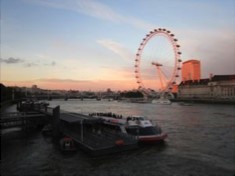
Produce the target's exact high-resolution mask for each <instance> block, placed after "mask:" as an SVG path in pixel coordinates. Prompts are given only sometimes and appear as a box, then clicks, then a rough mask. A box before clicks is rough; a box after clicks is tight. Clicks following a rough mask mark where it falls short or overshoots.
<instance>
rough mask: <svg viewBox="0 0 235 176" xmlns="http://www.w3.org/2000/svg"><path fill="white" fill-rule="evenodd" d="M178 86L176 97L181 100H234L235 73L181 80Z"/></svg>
mask: <svg viewBox="0 0 235 176" xmlns="http://www.w3.org/2000/svg"><path fill="white" fill-rule="evenodd" d="M178 88H179V90H178V99H182V100H205V101H215V102H216V101H222V102H223V101H230V102H235V75H214V76H213V77H211V78H208V79H200V80H196V81H193V80H187V81H182V82H181V83H180V84H179V87H178Z"/></svg>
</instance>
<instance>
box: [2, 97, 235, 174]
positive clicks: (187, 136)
mask: <svg viewBox="0 0 235 176" xmlns="http://www.w3.org/2000/svg"><path fill="white" fill-rule="evenodd" d="M50 105H51V106H56V105H60V108H61V109H62V110H66V111H71V112H82V113H90V112H114V113H118V114H123V115H145V116H147V117H148V118H149V119H152V120H153V121H155V122H156V123H158V124H159V125H160V126H161V127H162V129H163V131H165V132H167V133H168V135H169V136H168V138H167V140H166V142H165V143H164V144H160V145H154V146H144V147H141V148H139V149H137V150H134V151H128V152H124V153H119V154H113V155H108V156H102V157H91V156H89V155H87V154H86V153H84V152H82V151H77V152H76V153H74V154H63V153H61V152H60V151H59V150H58V149H57V146H56V145H54V143H53V142H52V141H51V139H50V138H44V137H43V136H42V135H41V133H40V131H35V132H31V133H29V134H24V133H21V132H20V131H19V130H17V129H11V130H8V132H4V133H3V135H2V142H1V175H13V174H14V175H84V176H86V175H100V176H103V175H104V176H105V175H122V176H125V175H126V176H128V175H137V176H138V175H139V176H144V175H146V176H149V175H153V176H158V175H159V176H163V175H166V176H168V175H169V176H170V175H175V176H178V175H179V176H181V175H187V176H192V175H193V176H194V175H195V176H201V175H203V176H204V175H205V176H207V175H209V176H210V175H211V176H218V175H221V176H227V175H228V176H234V175H235V106H233V105H210V104H194V105H193V106H180V105H179V104H178V103H173V104H172V105H156V104H137V103H136V104H135V103H124V102H114V101H92V100H85V101H80V100H68V101H63V100H53V101H50ZM12 110H15V107H11V108H10V109H7V110H6V111H12Z"/></svg>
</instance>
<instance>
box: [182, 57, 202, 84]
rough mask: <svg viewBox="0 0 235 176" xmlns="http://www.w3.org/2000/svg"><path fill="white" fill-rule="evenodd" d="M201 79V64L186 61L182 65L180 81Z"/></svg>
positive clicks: (195, 61) (194, 61) (196, 61)
mask: <svg viewBox="0 0 235 176" xmlns="http://www.w3.org/2000/svg"><path fill="white" fill-rule="evenodd" d="M200 79H201V63H200V61H198V60H188V61H185V62H183V65H182V81H188V80H193V81H195V80H200Z"/></svg>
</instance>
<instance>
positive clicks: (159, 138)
mask: <svg viewBox="0 0 235 176" xmlns="http://www.w3.org/2000/svg"><path fill="white" fill-rule="evenodd" d="M166 138H167V134H166V133H164V134H161V135H157V136H140V137H139V141H141V142H154V141H162V140H164V139H166Z"/></svg>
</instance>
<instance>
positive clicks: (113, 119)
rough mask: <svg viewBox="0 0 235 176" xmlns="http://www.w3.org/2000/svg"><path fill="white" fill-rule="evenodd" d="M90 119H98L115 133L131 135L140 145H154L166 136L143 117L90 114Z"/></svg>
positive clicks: (159, 128) (158, 127)
mask: <svg viewBox="0 0 235 176" xmlns="http://www.w3.org/2000/svg"><path fill="white" fill-rule="evenodd" d="M89 115H90V116H92V117H95V118H100V119H102V120H103V124H104V125H105V126H106V127H108V128H110V129H114V130H115V131H116V132H120V133H124V134H128V135H132V136H134V137H135V138H137V140H138V141H139V142H140V143H156V142H160V141H164V140H165V139H166V137H167V134H166V133H164V132H162V129H161V127H160V126H158V125H154V124H153V122H152V121H151V120H149V119H147V118H146V117H143V116H128V117H123V116H122V115H117V114H113V113H92V114H89Z"/></svg>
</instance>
